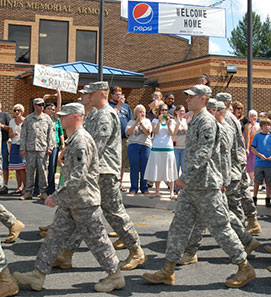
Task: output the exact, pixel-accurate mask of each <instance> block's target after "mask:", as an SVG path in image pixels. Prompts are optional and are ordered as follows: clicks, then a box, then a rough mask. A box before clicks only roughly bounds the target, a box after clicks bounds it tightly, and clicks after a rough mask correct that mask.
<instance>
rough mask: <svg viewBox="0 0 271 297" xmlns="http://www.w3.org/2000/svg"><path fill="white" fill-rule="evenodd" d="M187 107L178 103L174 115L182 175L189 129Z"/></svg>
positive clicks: (177, 159)
mask: <svg viewBox="0 0 271 297" xmlns="http://www.w3.org/2000/svg"><path fill="white" fill-rule="evenodd" d="M184 115H185V108H184V106H183V105H177V107H176V109H175V110H174V117H175V120H176V126H175V131H174V137H173V140H174V144H175V145H174V154H175V159H176V166H177V174H178V176H180V167H181V172H183V169H184V155H185V138H186V131H187V129H188V127H187V123H186V119H185V118H184ZM178 191H179V189H177V188H176V187H175V188H174V192H175V193H178Z"/></svg>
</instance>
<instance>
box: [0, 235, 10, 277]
mask: <svg viewBox="0 0 271 297" xmlns="http://www.w3.org/2000/svg"><path fill="white" fill-rule="evenodd" d="M7 266H8V261H7V258H6V256H5V253H4V251H3V249H2V246H1V240H0V273H2V272H3V271H4V270H5V268H6V267H7Z"/></svg>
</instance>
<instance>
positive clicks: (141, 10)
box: [133, 3, 153, 25]
mask: <svg viewBox="0 0 271 297" xmlns="http://www.w3.org/2000/svg"><path fill="white" fill-rule="evenodd" d="M133 17H134V19H135V21H136V22H138V23H139V24H142V25H145V24H148V23H149V22H150V21H151V20H152V18H153V9H152V7H151V6H150V5H149V4H146V3H139V4H137V5H136V6H135V7H134V10H133Z"/></svg>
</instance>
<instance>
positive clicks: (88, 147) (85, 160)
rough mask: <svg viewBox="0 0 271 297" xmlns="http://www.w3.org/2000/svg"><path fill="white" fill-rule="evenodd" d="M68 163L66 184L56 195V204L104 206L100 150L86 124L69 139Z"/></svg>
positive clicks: (82, 206) (66, 165)
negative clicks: (101, 187) (100, 172)
mask: <svg viewBox="0 0 271 297" xmlns="http://www.w3.org/2000/svg"><path fill="white" fill-rule="evenodd" d="M64 163H65V167H64V170H63V186H62V187H61V188H60V189H58V190H57V191H55V192H54V193H53V195H52V196H53V200H54V201H55V203H56V204H57V205H59V206H61V207H65V208H85V207H90V206H94V205H100V199H101V198H100V190H99V186H98V177H99V158H98V152H97V148H96V146H95V143H94V141H93V139H92V137H91V136H90V135H89V133H88V132H87V131H86V130H85V129H84V128H83V127H80V128H78V129H76V130H75V131H74V133H73V134H72V135H71V136H70V137H69V138H68V139H67V140H66V148H65V153H64Z"/></svg>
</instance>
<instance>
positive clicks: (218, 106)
mask: <svg viewBox="0 0 271 297" xmlns="http://www.w3.org/2000/svg"><path fill="white" fill-rule="evenodd" d="M222 109H226V105H225V104H224V102H223V101H217V103H216V110H217V111H219V110H222Z"/></svg>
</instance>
